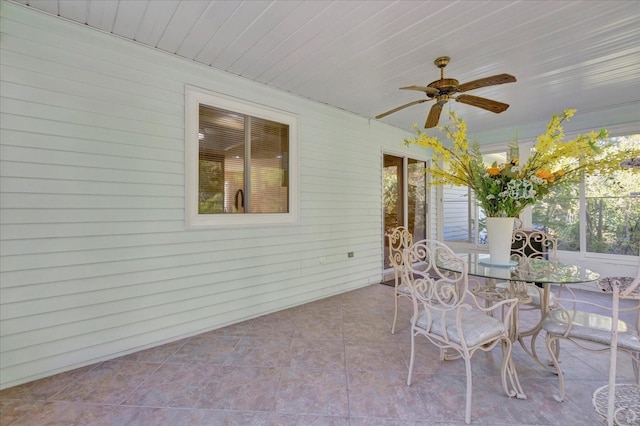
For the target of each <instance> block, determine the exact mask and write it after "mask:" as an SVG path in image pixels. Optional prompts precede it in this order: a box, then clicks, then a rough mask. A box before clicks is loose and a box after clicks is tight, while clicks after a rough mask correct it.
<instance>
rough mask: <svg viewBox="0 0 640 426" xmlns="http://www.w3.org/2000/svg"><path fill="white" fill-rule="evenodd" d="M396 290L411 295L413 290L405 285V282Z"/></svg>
mask: <svg viewBox="0 0 640 426" xmlns="http://www.w3.org/2000/svg"><path fill="white" fill-rule="evenodd" d="M396 291H397V292H398V293H401V294H406V295H409V296H411V290H410V289H409V287H407V286H406V285H404V284H400V285H399V286H398V288H396Z"/></svg>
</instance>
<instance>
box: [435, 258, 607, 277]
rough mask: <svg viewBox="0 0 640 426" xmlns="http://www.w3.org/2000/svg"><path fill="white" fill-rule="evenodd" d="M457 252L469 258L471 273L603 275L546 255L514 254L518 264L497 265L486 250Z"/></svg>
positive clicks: (451, 269)
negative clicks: (522, 256)
mask: <svg viewBox="0 0 640 426" xmlns="http://www.w3.org/2000/svg"><path fill="white" fill-rule="evenodd" d="M456 255H457V256H459V257H461V258H462V259H464V260H465V261H466V262H467V268H468V269H467V272H468V274H469V275H473V276H476V277H482V278H489V279H495V280H507V281H520V282H528V283H540V284H546V283H550V284H579V283H586V282H590V281H596V280H598V279H599V278H600V274H598V273H597V272H594V271H592V270H590V269H587V268H583V267H581V266H578V265H572V264H569V263H563V262H558V261H549V260H546V259H538V258H521V259H515V258H514V260H515V261H517V262H518V263H517V264H515V265H512V266H496V265H491V264H490V263H489V255H488V254H485V253H456ZM438 266H439V267H442V268H443V269H446V270H449V271H451V272H461V271H460V270H456V268H455V267H453V268H451V267H447V264H446V262H445V263H444V264H440V263H438Z"/></svg>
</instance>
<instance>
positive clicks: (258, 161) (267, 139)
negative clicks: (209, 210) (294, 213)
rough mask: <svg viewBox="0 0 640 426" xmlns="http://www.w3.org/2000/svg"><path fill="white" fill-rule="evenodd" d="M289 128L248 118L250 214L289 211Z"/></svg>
mask: <svg viewBox="0 0 640 426" xmlns="http://www.w3.org/2000/svg"><path fill="white" fill-rule="evenodd" d="M288 164H289V126H287V125H285V124H280V123H275V122H273V121H268V120H263V119H259V118H253V117H252V118H251V188H250V190H249V192H250V194H251V198H250V202H249V211H250V212H251V213H286V212H288V211H289V170H288Z"/></svg>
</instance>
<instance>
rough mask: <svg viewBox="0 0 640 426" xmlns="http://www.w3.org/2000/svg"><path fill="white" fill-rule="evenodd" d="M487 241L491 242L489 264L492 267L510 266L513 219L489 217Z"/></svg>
mask: <svg viewBox="0 0 640 426" xmlns="http://www.w3.org/2000/svg"><path fill="white" fill-rule="evenodd" d="M486 220H487V239H488V241H489V262H490V263H491V264H492V265H509V260H510V259H509V258H510V257H511V239H512V235H513V223H514V221H515V218H513V217H488V218H486Z"/></svg>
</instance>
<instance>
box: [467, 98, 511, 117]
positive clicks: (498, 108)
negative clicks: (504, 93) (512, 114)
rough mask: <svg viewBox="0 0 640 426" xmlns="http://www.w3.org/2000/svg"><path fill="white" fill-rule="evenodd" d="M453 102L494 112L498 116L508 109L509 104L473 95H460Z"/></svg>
mask: <svg viewBox="0 0 640 426" xmlns="http://www.w3.org/2000/svg"><path fill="white" fill-rule="evenodd" d="M455 100H456V101H458V102H462V103H463V104H467V105H471V106H474V107H478V108H482V109H486V110H487V111H491V112H495V113H496V114H500V113H501V112H503V111H506V110H507V108H509V104H505V103H502V102H498V101H494V100H491V99H487V98H481V97H479V96H473V95H460V96H457V97H456V98H455Z"/></svg>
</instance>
